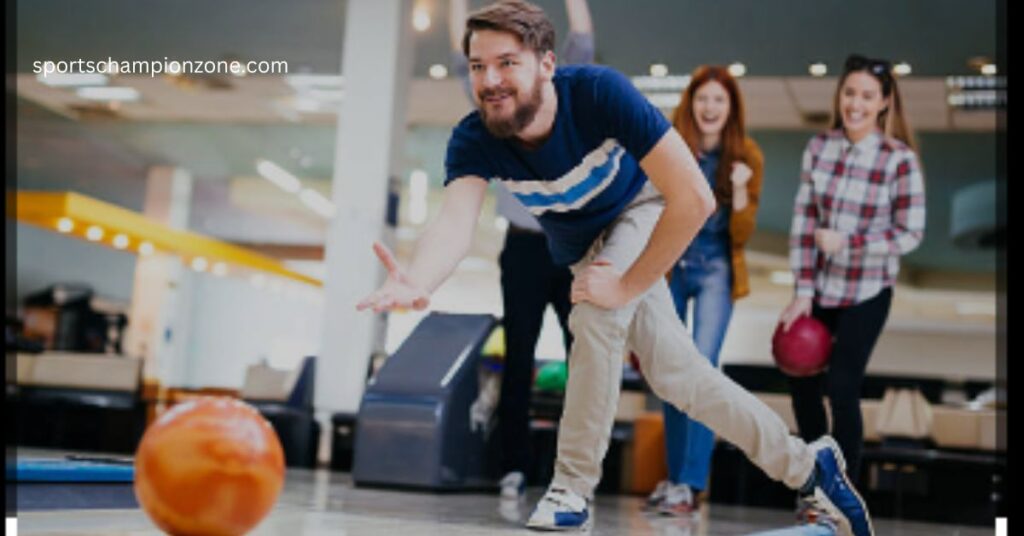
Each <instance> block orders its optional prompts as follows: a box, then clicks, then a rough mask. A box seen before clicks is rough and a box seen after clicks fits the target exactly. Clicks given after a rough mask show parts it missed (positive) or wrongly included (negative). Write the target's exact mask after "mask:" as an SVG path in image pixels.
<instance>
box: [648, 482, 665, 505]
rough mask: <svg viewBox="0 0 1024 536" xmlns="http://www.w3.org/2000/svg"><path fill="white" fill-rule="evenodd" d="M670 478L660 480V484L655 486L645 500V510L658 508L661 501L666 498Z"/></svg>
mask: <svg viewBox="0 0 1024 536" xmlns="http://www.w3.org/2000/svg"><path fill="white" fill-rule="evenodd" d="M668 485H669V481H668V480H662V481H661V482H658V485H657V486H656V487H655V488H654V491H652V492H651V494H650V495H648V496H647V500H646V501H644V510H657V509H658V505H660V504H661V501H664V500H665V492H666V491H668Z"/></svg>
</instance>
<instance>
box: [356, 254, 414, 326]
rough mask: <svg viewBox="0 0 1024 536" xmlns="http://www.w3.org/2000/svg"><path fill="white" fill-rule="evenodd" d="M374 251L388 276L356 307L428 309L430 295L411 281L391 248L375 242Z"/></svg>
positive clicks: (376, 310)
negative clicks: (382, 283)
mask: <svg viewBox="0 0 1024 536" xmlns="http://www.w3.org/2000/svg"><path fill="white" fill-rule="evenodd" d="M373 252H374V253H376V254H377V258H378V259H380V262H381V263H382V264H383V265H384V268H385V269H387V271H388V278H387V280H385V281H384V285H382V286H381V287H380V288H379V289H377V290H376V291H375V292H373V293H372V294H370V295H369V296H367V297H366V298H364V299H363V301H361V302H359V303H358V304H356V309H357V310H359V311H365V310H366V309H373V312H375V313H381V312H384V311H393V310H395V309H416V310H417V311H420V310H423V309H426V308H427V305H429V304H430V296H428V295H427V293H426V292H425V291H423V290H422V289H420V288H418V287H416V286H415V285H413V283H412V282H411V281H409V277H408V276H407V275H406V274H405V271H404V270H402V268H401V267H400V266H399V265H398V261H396V260H395V256H394V255H393V254H392V253H391V250H389V249H388V248H387V247H386V246H384V245H383V244H381V243H380V242H374V243H373Z"/></svg>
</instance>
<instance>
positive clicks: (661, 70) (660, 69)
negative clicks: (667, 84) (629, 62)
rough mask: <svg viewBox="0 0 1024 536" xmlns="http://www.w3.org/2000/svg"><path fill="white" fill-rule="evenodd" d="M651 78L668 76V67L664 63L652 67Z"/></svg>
mask: <svg viewBox="0 0 1024 536" xmlns="http://www.w3.org/2000/svg"><path fill="white" fill-rule="evenodd" d="M651 76H654V77H656V78H662V77H665V76H668V67H667V66H666V65H665V64H664V63H655V64H653V65H651Z"/></svg>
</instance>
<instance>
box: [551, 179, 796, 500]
mask: <svg viewBox="0 0 1024 536" xmlns="http://www.w3.org/2000/svg"><path fill="white" fill-rule="evenodd" d="M663 207H664V200H663V199H662V198H661V196H660V194H659V193H658V191H657V190H656V189H655V188H654V187H653V186H652V185H650V184H649V183H648V184H647V186H645V188H644V190H642V191H641V192H640V193H639V194H638V195H637V197H636V199H635V200H634V201H632V202H631V203H630V205H629V206H628V207H627V208H626V209H625V210H624V211H623V213H622V215H621V216H620V217H619V219H617V220H616V221H615V222H614V223H612V225H611V226H609V228H608V230H606V231H605V232H604V233H603V234H602V235H601V237H599V238H598V239H597V240H596V241H595V243H594V245H593V246H591V248H590V251H589V252H588V253H587V254H586V255H585V256H584V258H583V259H582V260H581V261H580V262H579V263H577V264H576V265H574V266H573V267H572V269H573V272H574V273H576V272H578V271H579V270H581V269H582V268H583V267H585V266H587V265H588V264H590V263H591V262H593V261H594V260H595V259H603V260H607V261H609V262H611V263H612V264H613V265H614V266H615V268H616V269H618V270H619V271H621V272H625V271H626V269H628V268H629V266H630V265H631V264H632V263H633V262H634V261H635V260H636V258H637V257H639V256H640V253H641V251H643V249H644V247H646V245H647V241H648V239H649V238H650V236H651V232H652V231H653V229H654V225H655V223H656V221H657V219H658V217H659V216H660V214H661V211H662V208H663ZM569 328H570V329H571V330H572V333H573V335H574V337H575V341H574V343H573V346H572V350H571V354H570V357H569V379H568V383H567V385H566V391H565V406H564V408H563V412H562V421H561V424H560V426H559V432H558V458H557V460H556V461H555V477H554V483H556V484H558V485H561V486H564V487H567V488H569V489H571V490H573V491H574V492H575V493H577V494H579V495H581V496H583V497H587V498H591V497H592V496H593V490H594V488H595V487H597V484H598V481H599V480H600V478H601V462H602V460H603V459H604V455H605V452H606V451H607V449H608V440H609V436H610V435H611V429H612V425H613V424H614V419H615V410H616V407H617V405H618V400H619V389H620V386H621V381H622V379H621V376H622V356H623V355H624V353H625V351H626V349H627V348H628V349H630V350H632V351H633V352H634V353H635V354H636V355H637V357H638V358H639V360H640V367H641V369H642V370H643V373H644V378H645V379H646V380H647V383H648V384H649V385H650V386H651V389H652V390H653V391H654V393H655V394H656V395H658V396H659V397H660V398H661V399H663V400H665V401H667V402H669V403H671V404H673V405H675V406H676V407H678V408H679V409H680V410H682V411H684V412H686V414H687V415H689V416H690V417H691V418H693V419H696V420H698V421H700V422H701V423H703V424H704V425H706V426H707V427H708V428H710V429H711V430H712V431H713V432H714V433H715V434H716V435H718V436H719V437H721V438H723V439H725V440H726V441H728V442H730V443H732V444H734V445H736V446H737V447H738V448H739V449H741V450H742V451H743V452H744V453H745V454H746V455H747V457H748V458H750V460H751V461H752V462H753V463H754V464H755V465H757V466H758V467H760V468H761V469H762V470H763V471H764V472H765V473H766V474H767V475H768V476H769V477H771V478H773V479H775V480H779V481H782V482H783V483H785V484H786V485H787V486H789V487H790V488H793V489H797V488H799V487H800V486H802V485H803V484H804V483H805V482H806V481H807V479H808V478H809V476H810V474H811V471H812V470H813V468H814V459H815V456H814V452H813V451H812V450H811V449H810V448H809V447H808V446H807V444H806V443H804V442H803V441H802V440H801V439H799V438H797V437H795V436H792V435H790V433H789V428H788V427H787V426H786V424H785V422H784V421H783V420H782V419H781V418H780V417H779V416H778V415H777V414H776V413H775V412H774V411H772V410H771V409H770V408H768V406H766V405H765V404H764V403H762V402H761V401H760V400H758V399H757V398H756V397H754V396H753V395H752V394H750V393H749V392H748V391H746V390H745V389H743V388H742V387H740V386H739V385H737V384H736V383H734V382H733V381H732V380H730V379H729V378H728V377H727V376H726V375H725V374H723V373H722V372H721V371H720V370H718V369H717V368H715V367H714V366H712V365H711V363H710V362H709V361H708V359H707V358H705V357H703V356H701V355H700V353H699V352H698V351H697V348H696V346H694V343H693V340H692V339H691V338H690V335H689V333H688V332H687V331H686V328H685V326H684V325H683V323H682V322H681V321H680V320H679V318H678V316H676V310H675V306H674V304H673V302H672V296H671V294H670V293H669V290H668V285H667V284H666V283H665V280H664V279H659V280H658V282H657V283H655V284H654V285H653V286H652V287H651V288H650V289H648V290H647V292H646V293H644V294H643V295H641V296H640V297H638V298H636V299H634V300H633V301H632V302H630V303H628V304H626V305H625V306H623V307H621V308H619V309H613V310H610V309H603V308H601V307H598V306H596V305H593V304H590V303H578V304H576V305H575V306H574V307H573V310H572V313H571V315H570V316H569Z"/></svg>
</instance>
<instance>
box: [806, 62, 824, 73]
mask: <svg viewBox="0 0 1024 536" xmlns="http://www.w3.org/2000/svg"><path fill="white" fill-rule="evenodd" d="M807 71H808V72H810V73H811V76H825V75H826V74H828V66H827V65H825V64H824V63H822V62H820V61H819V62H815V63H812V64H811V66H810V67H808V68H807Z"/></svg>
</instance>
